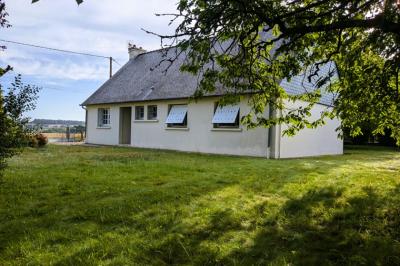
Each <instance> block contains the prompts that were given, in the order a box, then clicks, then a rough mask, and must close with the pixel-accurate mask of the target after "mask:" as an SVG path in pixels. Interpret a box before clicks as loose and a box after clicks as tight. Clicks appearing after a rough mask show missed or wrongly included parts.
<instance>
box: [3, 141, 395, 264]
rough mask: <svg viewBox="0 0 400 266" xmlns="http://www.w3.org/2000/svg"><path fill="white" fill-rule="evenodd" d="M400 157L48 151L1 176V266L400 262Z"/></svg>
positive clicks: (351, 152)
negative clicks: (284, 157) (282, 157)
mask: <svg viewBox="0 0 400 266" xmlns="http://www.w3.org/2000/svg"><path fill="white" fill-rule="evenodd" d="M399 241H400V153H399V152H396V151H395V150H390V149H385V148H373V149H371V148H354V147H350V148H347V149H346V154H345V155H344V156H326V157H319V158H307V159H294V160H279V161H276V160H266V159H262V158H248V157H229V156H213V155H201V154H187V153H177V152H169V151H155V150H144V149H130V148H112V147H78V146H74V147H64V146H51V145H50V146H48V147H47V148H45V149H40V150H34V149H29V150H26V151H25V152H24V153H23V154H22V155H20V156H18V157H15V158H13V159H12V160H10V162H9V168H8V169H7V170H6V172H5V176H4V178H3V179H1V180H0V265H49V264H54V265H166V264H186V265H192V264H195V265H286V264H292V265H400V242H399Z"/></svg>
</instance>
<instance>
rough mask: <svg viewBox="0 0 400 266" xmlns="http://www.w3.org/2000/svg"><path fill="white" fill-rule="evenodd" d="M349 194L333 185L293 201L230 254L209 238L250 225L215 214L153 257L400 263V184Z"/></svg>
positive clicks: (163, 260)
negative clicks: (385, 189)
mask: <svg viewBox="0 0 400 266" xmlns="http://www.w3.org/2000/svg"><path fill="white" fill-rule="evenodd" d="M343 193H344V189H342V188H333V187H327V188H322V189H319V190H310V191H308V192H307V193H306V194H305V195H304V196H302V197H301V198H298V199H290V200H288V201H287V202H286V203H285V204H284V206H283V207H282V208H281V209H280V211H279V213H278V214H277V215H276V217H275V218H274V219H270V218H271V217H269V218H267V219H265V220H264V221H262V222H261V223H259V224H258V225H256V229H257V232H258V233H257V235H256V237H255V238H254V239H253V243H252V244H251V245H249V246H247V247H241V248H238V249H235V250H234V251H233V252H231V253H229V254H228V255H226V256H224V257H220V254H219V251H218V248H217V249H214V248H210V246H207V245H205V243H207V242H210V241H215V240H218V239H219V238H221V237H223V236H224V235H225V234H227V232H232V231H238V232H239V231H243V230H246V228H244V227H243V225H242V224H241V222H240V220H238V219H237V218H235V217H233V215H232V213H231V212H229V211H222V212H216V213H214V214H213V215H212V216H211V219H210V222H209V226H208V227H206V228H204V230H202V231H197V230H190V229H189V230H188V231H187V232H186V233H185V234H183V235H180V234H175V235H174V236H173V237H171V238H169V239H167V240H166V241H164V242H163V244H162V245H160V246H157V247H156V248H155V249H154V250H150V251H149V253H148V255H147V256H149V257H151V258H153V259H154V260H155V261H157V262H158V263H160V264H174V265H176V264H187V263H189V264H196V265H218V264H220V265H265V264H274V265H275V264H276V265H281V264H293V265H400V200H399V195H400V194H399V193H400V188H399V187H397V188H396V189H394V190H393V191H391V192H390V193H388V194H386V195H384V196H379V195H378V194H377V193H376V192H375V190H374V189H373V188H370V187H365V188H364V189H363V193H362V194H363V195H359V196H353V197H348V198H346V199H344V198H343V197H342V195H343ZM259 207H260V206H258V207H257V208H259ZM247 229H248V228H247Z"/></svg>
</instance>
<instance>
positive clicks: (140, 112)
mask: <svg viewBox="0 0 400 266" xmlns="http://www.w3.org/2000/svg"><path fill="white" fill-rule="evenodd" d="M135 120H144V106H136V107H135Z"/></svg>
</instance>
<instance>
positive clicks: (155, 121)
mask: <svg viewBox="0 0 400 266" xmlns="http://www.w3.org/2000/svg"><path fill="white" fill-rule="evenodd" d="M133 123H158V119H154V120H133Z"/></svg>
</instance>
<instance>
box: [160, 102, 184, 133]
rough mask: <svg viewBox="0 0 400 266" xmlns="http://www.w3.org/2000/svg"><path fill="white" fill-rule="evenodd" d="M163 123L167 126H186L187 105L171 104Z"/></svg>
mask: <svg viewBox="0 0 400 266" xmlns="http://www.w3.org/2000/svg"><path fill="white" fill-rule="evenodd" d="M165 123H166V124H167V126H168V127H183V128H185V127H187V105H171V107H170V109H169V113H168V117H167V121H165Z"/></svg>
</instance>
